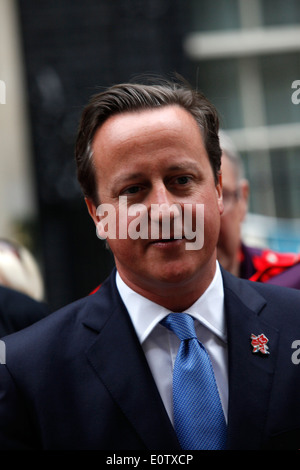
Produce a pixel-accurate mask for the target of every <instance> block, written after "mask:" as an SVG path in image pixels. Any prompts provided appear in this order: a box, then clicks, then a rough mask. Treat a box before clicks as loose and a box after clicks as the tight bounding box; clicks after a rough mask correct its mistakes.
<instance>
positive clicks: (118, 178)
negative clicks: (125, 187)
mask: <svg viewBox="0 0 300 470" xmlns="http://www.w3.org/2000/svg"><path fill="white" fill-rule="evenodd" d="M139 178H145V173H142V172H138V173H128V174H127V175H126V174H125V175H124V174H121V175H117V176H116V177H115V179H114V182H115V183H117V184H118V183H119V184H124V183H127V182H130V181H131V180H136V179H139Z"/></svg>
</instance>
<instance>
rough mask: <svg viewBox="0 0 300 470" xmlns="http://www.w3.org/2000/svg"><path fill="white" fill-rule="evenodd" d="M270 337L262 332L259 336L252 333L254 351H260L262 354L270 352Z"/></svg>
mask: <svg viewBox="0 0 300 470" xmlns="http://www.w3.org/2000/svg"><path fill="white" fill-rule="evenodd" d="M268 341H269V340H268V338H267V337H266V336H265V335H264V334H263V333H261V334H260V335H258V336H255V335H254V334H252V335H251V346H252V347H253V351H252V352H253V353H258V352H260V353H261V354H270V352H269V346H267V343H268Z"/></svg>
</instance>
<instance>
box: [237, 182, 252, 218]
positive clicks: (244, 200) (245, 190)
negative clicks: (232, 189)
mask: <svg viewBox="0 0 300 470" xmlns="http://www.w3.org/2000/svg"><path fill="white" fill-rule="evenodd" d="M239 191H240V208H241V217H240V219H241V222H242V221H243V220H244V219H245V217H246V215H247V212H248V200H249V192H250V187H249V182H248V180H246V179H242V180H241V181H240V183H239Z"/></svg>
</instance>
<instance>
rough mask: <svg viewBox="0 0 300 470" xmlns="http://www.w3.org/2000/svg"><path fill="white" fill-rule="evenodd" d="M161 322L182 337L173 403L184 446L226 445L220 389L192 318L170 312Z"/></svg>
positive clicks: (204, 448) (180, 440)
mask: <svg viewBox="0 0 300 470" xmlns="http://www.w3.org/2000/svg"><path fill="white" fill-rule="evenodd" d="M161 324H162V325H163V326H165V327H167V328H168V329H169V330H171V331H173V332H174V333H175V334H176V335H177V336H178V338H179V339H180V340H181V343H180V347H179V350H178V353H177V357H176V360H175V365H174V372H173V407H174V427H175V431H176V434H177V437H178V440H179V442H180V445H181V447H182V449H186V450H222V449H225V444H226V435H227V429H226V423H225V418H224V413H223V409H222V405H221V401H220V397H219V392H218V389H217V384H216V381H215V376H214V372H213V368H212V365H211V362H210V359H209V356H208V354H207V352H206V350H205V348H204V346H203V345H202V344H201V343H200V341H198V339H197V336H196V332H195V328H194V320H193V318H192V317H191V316H190V315H188V314H186V313H170V314H169V315H168V316H167V317H166V318H164V319H163V320H162V321H161Z"/></svg>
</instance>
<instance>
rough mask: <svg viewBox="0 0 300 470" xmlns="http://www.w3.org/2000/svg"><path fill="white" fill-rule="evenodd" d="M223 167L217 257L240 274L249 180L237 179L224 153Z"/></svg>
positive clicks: (231, 269)
mask: <svg viewBox="0 0 300 470" xmlns="http://www.w3.org/2000/svg"><path fill="white" fill-rule="evenodd" d="M221 168H222V186H223V202H224V212H223V214H222V217H221V229H220V236H219V240H218V245H217V257H218V260H219V261H220V263H221V265H222V266H223V268H225V269H227V270H228V271H230V272H232V273H233V274H235V275H236V276H238V275H239V250H240V246H241V223H242V221H243V220H244V218H245V215H246V213H247V203H248V182H247V181H246V180H241V181H238V180H237V176H236V173H235V169H234V166H233V163H232V162H231V161H230V160H229V158H228V157H227V156H226V154H224V153H223V155H222V166H221Z"/></svg>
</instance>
